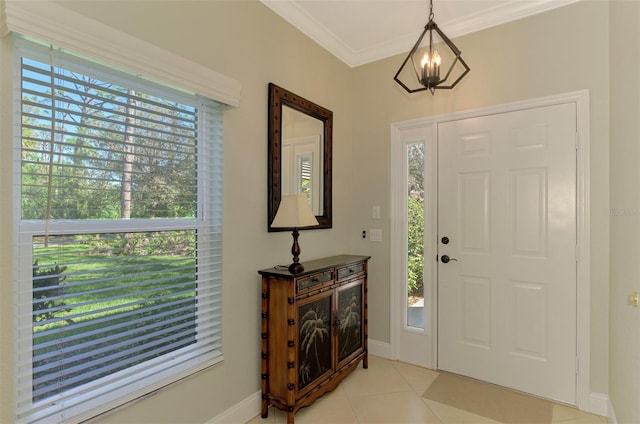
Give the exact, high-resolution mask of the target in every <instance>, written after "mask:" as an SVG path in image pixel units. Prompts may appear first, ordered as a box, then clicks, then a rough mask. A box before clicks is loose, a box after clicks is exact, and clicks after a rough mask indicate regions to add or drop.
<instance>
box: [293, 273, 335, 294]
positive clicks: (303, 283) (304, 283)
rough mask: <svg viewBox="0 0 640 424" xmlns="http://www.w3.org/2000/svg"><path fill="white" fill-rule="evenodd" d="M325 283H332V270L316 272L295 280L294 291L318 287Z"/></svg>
mask: <svg viewBox="0 0 640 424" xmlns="http://www.w3.org/2000/svg"><path fill="white" fill-rule="evenodd" d="M325 283H328V284H331V283H333V270H329V271H324V272H318V273H316V274H311V275H309V276H307V277H304V278H301V279H299V280H297V281H296V292H298V293H300V292H301V291H304V290H309V289H315V288H320V287H321V286H322V285H325Z"/></svg>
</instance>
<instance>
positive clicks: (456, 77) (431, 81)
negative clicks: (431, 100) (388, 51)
mask: <svg viewBox="0 0 640 424" xmlns="http://www.w3.org/2000/svg"><path fill="white" fill-rule="evenodd" d="M433 17H434V15H433V0H429V22H427V25H425V27H424V31H422V34H420V37H419V38H418V41H416V43H415V44H414V45H413V48H412V49H411V51H410V52H409V55H408V56H407V57H406V59H405V60H404V62H402V65H401V66H400V69H398V72H396V75H395V76H394V77H393V79H394V80H395V81H396V82H397V83H398V84H400V85H401V86H402V88H404V89H405V90H407V91H408V92H409V93H415V92H417V91H424V90H430V91H431V94H434V93H435V90H441V89H451V88H453V87H455V86H456V84H458V83H459V82H460V80H461V79H462V78H463V77H464V76H465V75H467V74H468V73H469V71H470V68H469V66H468V65H467V64H466V63H465V61H464V60H463V59H462V56H461V54H462V52H460V50H459V49H458V48H457V47H456V45H455V44H453V42H452V41H451V40H449V38H448V37H447V36H446V35H444V33H443V32H442V31H440V28H438V25H437V24H436V23H435V22H434V20H433ZM427 34H429V38H428V41H429V44H428V45H427V44H425V45H424V46H422V40H423V39H424V38H425V35H427ZM436 48H437V49H440V52H438V50H437V49H436ZM403 80H404V81H405V82H403Z"/></svg>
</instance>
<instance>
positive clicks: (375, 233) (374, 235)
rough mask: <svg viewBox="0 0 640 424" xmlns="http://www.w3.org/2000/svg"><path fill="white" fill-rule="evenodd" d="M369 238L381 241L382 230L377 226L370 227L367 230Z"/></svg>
mask: <svg viewBox="0 0 640 424" xmlns="http://www.w3.org/2000/svg"><path fill="white" fill-rule="evenodd" d="M369 240H371V241H382V230H381V229H379V228H372V229H370V230H369Z"/></svg>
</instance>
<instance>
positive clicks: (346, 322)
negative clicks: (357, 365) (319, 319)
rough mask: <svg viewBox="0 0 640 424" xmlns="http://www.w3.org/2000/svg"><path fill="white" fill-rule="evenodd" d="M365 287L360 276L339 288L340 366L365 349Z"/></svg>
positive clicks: (337, 321)
mask: <svg viewBox="0 0 640 424" xmlns="http://www.w3.org/2000/svg"><path fill="white" fill-rule="evenodd" d="M363 287H364V279H362V278H359V279H357V280H354V281H353V282H351V283H348V284H345V285H343V286H340V287H339V288H338V289H337V290H336V293H337V305H338V309H337V319H336V331H337V333H338V337H337V338H338V367H340V366H341V365H340V362H342V361H344V360H347V359H349V358H350V357H351V356H352V355H354V354H357V353H360V352H361V351H362V349H363V346H364V343H363V324H364V323H363V316H362V311H363V306H364V305H363Z"/></svg>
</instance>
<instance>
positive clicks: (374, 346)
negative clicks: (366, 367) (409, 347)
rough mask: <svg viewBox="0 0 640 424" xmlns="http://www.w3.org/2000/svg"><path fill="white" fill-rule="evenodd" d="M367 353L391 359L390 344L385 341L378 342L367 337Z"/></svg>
mask: <svg viewBox="0 0 640 424" xmlns="http://www.w3.org/2000/svg"><path fill="white" fill-rule="evenodd" d="M368 347H369V353H370V354H371V355H375V356H380V357H381V358H385V359H393V358H392V357H391V344H390V343H387V342H379V341H377V340H371V339H369V343H368Z"/></svg>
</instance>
